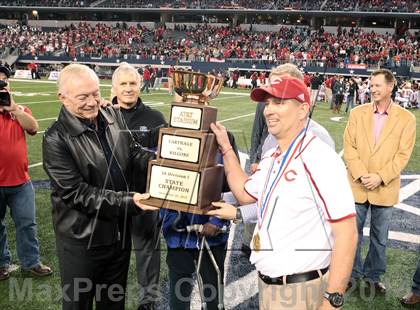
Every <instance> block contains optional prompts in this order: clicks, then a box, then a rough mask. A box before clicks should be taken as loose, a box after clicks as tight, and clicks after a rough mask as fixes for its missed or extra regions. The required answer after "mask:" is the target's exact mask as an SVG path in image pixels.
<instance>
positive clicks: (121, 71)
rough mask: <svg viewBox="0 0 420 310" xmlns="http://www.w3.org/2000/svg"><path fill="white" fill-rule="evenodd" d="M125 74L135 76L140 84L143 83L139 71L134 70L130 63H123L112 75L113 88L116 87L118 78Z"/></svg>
mask: <svg viewBox="0 0 420 310" xmlns="http://www.w3.org/2000/svg"><path fill="white" fill-rule="evenodd" d="M124 73H132V74H134V75H135V76H136V79H137V80H138V81H139V83H141V81H142V77H141V75H140V73H139V72H138V71H137V69H136V68H134V66H132V65H130V64H129V63H128V62H122V63H121V64H120V65H119V66H118V68H117V69H116V70H115V71H114V73H113V74H112V86H115V83H116V81H117V79H118V77H119V76H120V74H124Z"/></svg>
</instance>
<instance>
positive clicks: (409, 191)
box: [400, 179, 420, 201]
mask: <svg viewBox="0 0 420 310" xmlns="http://www.w3.org/2000/svg"><path fill="white" fill-rule="evenodd" d="M418 191H420V179H417V180H415V181H413V182H410V183H408V184H407V185H406V186H404V187H402V188H401V189H400V201H404V200H405V199H407V198H408V197H410V196H412V195H414V194H415V193H417V192H418Z"/></svg>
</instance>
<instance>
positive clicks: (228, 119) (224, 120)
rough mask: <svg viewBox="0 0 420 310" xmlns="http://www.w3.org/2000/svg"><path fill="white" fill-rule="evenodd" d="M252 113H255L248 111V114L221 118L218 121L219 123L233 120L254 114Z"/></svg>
mask: <svg viewBox="0 0 420 310" xmlns="http://www.w3.org/2000/svg"><path fill="white" fill-rule="evenodd" d="M254 114H255V112H253V113H249V114H245V115H240V116H236V117H231V118H227V119H222V120H221V121H219V122H220V123H223V122H228V121H233V120H235V119H240V118H244V117H248V116H251V115H254Z"/></svg>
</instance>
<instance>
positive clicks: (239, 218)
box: [233, 208, 242, 224]
mask: <svg viewBox="0 0 420 310" xmlns="http://www.w3.org/2000/svg"><path fill="white" fill-rule="evenodd" d="M233 222H234V223H235V224H238V223H241V222H242V212H241V209H240V208H236V217H235V220H234V221H233Z"/></svg>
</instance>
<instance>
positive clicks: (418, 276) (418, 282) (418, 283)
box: [411, 259, 420, 295]
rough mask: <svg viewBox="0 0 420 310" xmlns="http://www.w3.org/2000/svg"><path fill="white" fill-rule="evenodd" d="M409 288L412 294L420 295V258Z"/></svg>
mask: <svg viewBox="0 0 420 310" xmlns="http://www.w3.org/2000/svg"><path fill="white" fill-rule="evenodd" d="M411 290H412V292H413V293H414V294H416V295H420V259H419V261H418V263H417V269H416V273H415V274H414V277H413V286H412V288H411Z"/></svg>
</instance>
